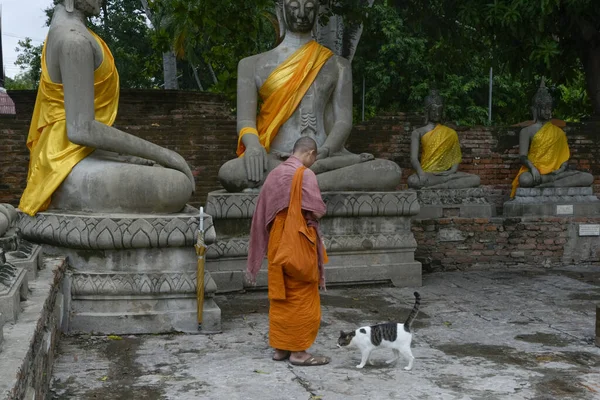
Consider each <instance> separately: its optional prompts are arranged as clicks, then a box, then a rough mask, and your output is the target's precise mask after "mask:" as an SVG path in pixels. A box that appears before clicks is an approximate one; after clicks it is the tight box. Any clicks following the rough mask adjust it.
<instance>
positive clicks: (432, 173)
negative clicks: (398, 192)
mask: <svg viewBox="0 0 600 400" xmlns="http://www.w3.org/2000/svg"><path fill="white" fill-rule="evenodd" d="M443 111H444V103H443V99H442V97H441V96H440V95H439V93H438V91H437V90H432V91H431V92H430V93H429V95H428V96H427V97H426V98H425V126H422V127H420V128H417V129H415V130H414V131H413V132H412V136H411V142H410V162H411V165H412V166H413V168H414V169H415V171H416V173H415V174H413V175H411V176H409V177H408V186H409V187H411V188H413V189H464V188H471V187H477V186H479V181H480V179H479V176H477V175H473V174H468V173H466V172H458V166H459V164H460V162H461V161H462V153H461V151H460V143H459V141H458V135H457V134H456V131H455V130H454V129H451V128H449V127H447V126H445V125H443V124H441V121H442V115H443ZM419 153H420V155H419Z"/></svg>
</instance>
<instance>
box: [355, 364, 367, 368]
mask: <svg viewBox="0 0 600 400" xmlns="http://www.w3.org/2000/svg"><path fill="white" fill-rule="evenodd" d="M364 366H365V365H364V364H358V365H357V366H356V368H358V369H362V367H364Z"/></svg>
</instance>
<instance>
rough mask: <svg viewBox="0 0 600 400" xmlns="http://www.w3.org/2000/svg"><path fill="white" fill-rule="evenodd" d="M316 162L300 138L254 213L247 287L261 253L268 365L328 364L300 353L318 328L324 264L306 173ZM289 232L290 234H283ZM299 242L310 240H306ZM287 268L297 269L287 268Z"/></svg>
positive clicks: (317, 206) (314, 191)
mask: <svg viewBox="0 0 600 400" xmlns="http://www.w3.org/2000/svg"><path fill="white" fill-rule="evenodd" d="M316 159H317V144H316V142H315V141H314V140H313V139H311V138H310V137H307V136H304V137H302V138H300V139H298V140H297V141H296V143H295V144H294V147H293V154H292V155H291V156H290V157H289V158H288V159H287V160H286V161H285V162H284V163H282V164H280V165H279V166H278V167H276V168H275V169H274V170H273V171H272V172H271V173H270V174H269V176H268V177H267V179H266V180H265V183H264V185H263V187H262V190H261V191H260V194H259V197H258V202H257V204H256V210H255V211H254V217H253V219H252V227H251V232H250V248H249V251H248V269H247V274H248V280H249V281H250V282H251V283H254V282H256V275H257V274H258V271H259V270H260V267H261V265H262V262H263V259H264V257H265V253H267V259H268V265H269V266H268V280H269V301H270V308H269V344H270V345H271V346H272V347H273V348H274V349H275V354H274V355H273V360H275V361H283V360H287V359H289V360H290V363H291V364H293V365H303V366H311V365H324V364H327V363H329V361H330V360H329V358H327V357H323V356H315V355H311V354H309V353H307V351H306V350H307V349H308V348H309V347H310V346H311V345H312V344H313V343H314V341H315V339H316V337H317V333H318V331H319V325H320V323H321V301H320V298H319V287H321V288H324V287H325V274H324V268H323V264H324V263H326V262H327V255H326V253H325V249H324V248H323V244H322V243H323V242H322V240H321V237H320V234H319V223H318V221H319V219H320V218H321V217H322V216H323V215H324V214H325V211H326V207H325V203H323V200H322V198H321V192H320V190H319V186H318V184H317V178H316V176H315V174H314V172H312V171H311V170H310V169H308V168H310V166H311V165H312V164H313V163H314V162H315V161H316ZM298 219H299V220H300V221H298ZM296 225H298V226H296ZM303 227H304V228H303ZM286 228H287V229H288V230H287V231H286ZM289 229H291V230H292V233H294V235H292V236H289V235H288V234H287V232H290V230H289ZM303 229H305V230H304V232H303ZM299 232H303V234H305V235H306V236H303V234H299ZM305 237H306V238H312V239H310V241H306V239H305ZM311 243H313V244H314V246H315V248H314V252H313V253H310V251H309V252H305V251H304V249H305V247H304V246H305V245H307V244H308V245H309V246H310V244H311ZM303 257H304V258H303ZM306 257H308V259H307V258H306ZM285 260H288V261H285ZM290 260H291V261H290ZM304 260H306V261H304ZM292 264H298V265H299V266H298V267H297V268H292V266H291V265H292Z"/></svg>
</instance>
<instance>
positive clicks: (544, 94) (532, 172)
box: [511, 80, 594, 197]
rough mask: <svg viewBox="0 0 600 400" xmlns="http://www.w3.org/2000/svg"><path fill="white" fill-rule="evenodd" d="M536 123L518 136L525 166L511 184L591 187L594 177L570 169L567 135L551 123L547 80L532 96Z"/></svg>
mask: <svg viewBox="0 0 600 400" xmlns="http://www.w3.org/2000/svg"><path fill="white" fill-rule="evenodd" d="M532 111H533V120H534V123H533V124H532V125H530V126H528V127H526V128H523V129H522V130H521V132H520V133H519V159H520V161H521V164H523V165H522V167H521V169H520V170H519V173H518V174H517V176H516V177H515V179H514V181H513V184H512V193H511V197H514V196H515V194H516V191H517V187H526V188H529V187H573V186H591V185H592V183H593V182H594V176H593V175H592V174H589V173H587V172H581V171H576V170H573V169H570V168H569V165H568V161H569V157H570V156H571V154H570V151H569V144H568V143H567V136H566V135H565V132H564V131H563V130H562V129H560V128H559V127H558V126H556V125H554V124H553V123H552V122H551V119H552V96H551V95H550V92H549V91H548V88H547V87H546V85H545V83H544V81H543V80H542V83H541V84H540V87H539V89H538V91H537V92H536V94H535V96H534V97H533V107H532Z"/></svg>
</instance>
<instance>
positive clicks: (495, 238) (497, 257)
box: [412, 216, 600, 272]
mask: <svg viewBox="0 0 600 400" xmlns="http://www.w3.org/2000/svg"><path fill="white" fill-rule="evenodd" d="M582 223H584V224H600V217H598V216H597V217H590V218H557V217H545V218H491V219H487V218H441V219H437V220H417V221H413V224H412V231H413V233H414V235H415V239H416V240H417V243H418V246H417V251H416V253H415V258H416V259H417V260H419V261H421V262H422V263H423V268H424V270H425V271H427V272H430V271H449V270H457V269H458V270H462V269H467V268H470V267H472V266H478V265H480V266H485V265H493V264H496V265H499V264H501V265H502V266H507V265H517V264H528V265H537V266H545V267H551V266H555V265H565V264H567V265H568V264H591V263H594V264H598V263H599V262H600V240H599V239H598V236H587V237H586V236H581V237H580V236H579V234H578V233H579V225H580V224H582ZM441 231H446V233H448V232H449V231H450V232H451V233H452V235H441V233H443V232H441ZM443 236H446V237H448V236H453V237H454V239H455V240H454V241H444V240H443V239H442V237H443Z"/></svg>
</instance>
